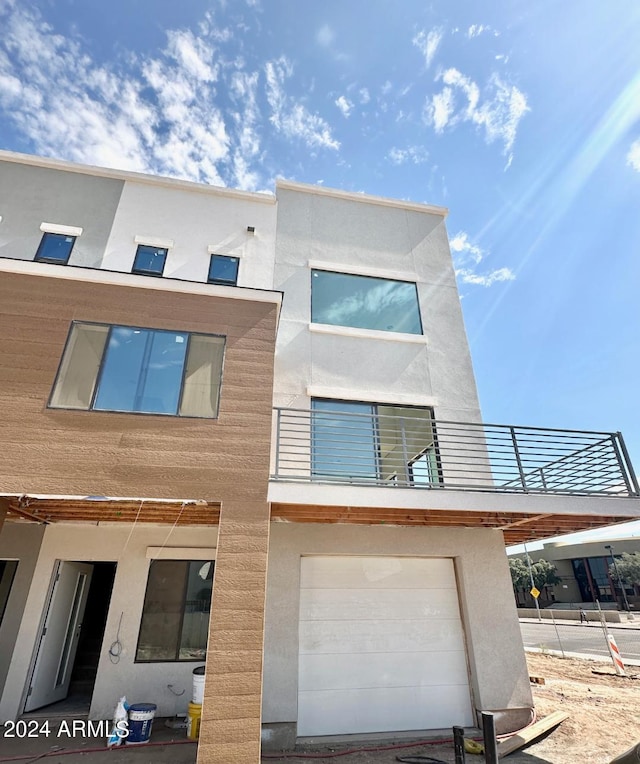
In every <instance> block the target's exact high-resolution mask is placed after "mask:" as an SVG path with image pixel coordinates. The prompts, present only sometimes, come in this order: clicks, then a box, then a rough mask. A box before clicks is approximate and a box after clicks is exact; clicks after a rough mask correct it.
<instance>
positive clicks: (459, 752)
mask: <svg viewBox="0 0 640 764" xmlns="http://www.w3.org/2000/svg"><path fill="white" fill-rule="evenodd" d="M453 752H454V756H455V759H456V761H455V764H465V761H466V758H465V755H464V729H463V728H462V727H454V728H453Z"/></svg>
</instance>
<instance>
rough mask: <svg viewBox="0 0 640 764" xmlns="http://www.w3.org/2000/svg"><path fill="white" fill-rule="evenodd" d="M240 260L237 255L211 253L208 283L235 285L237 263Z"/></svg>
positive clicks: (236, 281) (236, 280)
mask: <svg viewBox="0 0 640 764" xmlns="http://www.w3.org/2000/svg"><path fill="white" fill-rule="evenodd" d="M239 263H240V261H239V260H238V258H237V257H228V256H227V255H211V264H210V265H209V278H208V281H209V283H210V284H226V285H227V286H235V285H236V284H237V283H238V265H239Z"/></svg>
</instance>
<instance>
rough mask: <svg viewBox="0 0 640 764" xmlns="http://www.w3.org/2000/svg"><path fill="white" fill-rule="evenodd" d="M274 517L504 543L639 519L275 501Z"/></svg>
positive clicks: (272, 507)
mask: <svg viewBox="0 0 640 764" xmlns="http://www.w3.org/2000/svg"><path fill="white" fill-rule="evenodd" d="M271 518H272V519H273V520H284V521H288V522H297V523H355V524H360V525H385V524H387V525H419V526H431V527H441V528H442V527H450V528H495V529H497V530H502V531H503V533H504V539H505V544H507V545H511V544H520V543H522V542H523V541H533V540H537V539H545V538H549V537H551V536H559V535H562V534H565V533H573V532H575V531H583V530H589V529H591V528H600V527H602V526H605V525H614V524H616V523H624V522H629V520H634V519H637V518H635V517H630V516H628V515H624V516H620V515H569V514H563V515H560V514H556V515H541V514H525V513H522V512H478V511H472V510H464V509H460V510H442V509H425V510H419V509H411V510H407V509H400V508H393V507H388V508H384V509H380V508H377V507H330V506H321V505H293V504H272V506H271Z"/></svg>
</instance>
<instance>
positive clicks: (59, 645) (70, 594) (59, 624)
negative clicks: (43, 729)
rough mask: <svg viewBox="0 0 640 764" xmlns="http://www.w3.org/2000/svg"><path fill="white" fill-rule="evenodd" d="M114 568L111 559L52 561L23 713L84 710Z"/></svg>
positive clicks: (97, 656) (104, 619)
mask: <svg viewBox="0 0 640 764" xmlns="http://www.w3.org/2000/svg"><path fill="white" fill-rule="evenodd" d="M115 573H116V563H115V562H87V563H85V562H70V561H62V560H58V561H57V562H56V568H55V570H54V577H53V581H52V586H51V591H50V593H49V596H48V599H47V605H46V614H45V618H44V622H43V626H42V630H41V633H40V639H39V641H38V648H37V653H36V659H35V663H34V668H33V672H32V675H31V682H30V686H29V690H28V694H27V699H26V702H25V707H24V710H25V713H26V714H34V715H38V714H39V713H40V710H41V709H46V715H47V716H51V715H52V714H56V715H57V714H60V715H69V714H73V715H78V714H80V715H83V714H88V712H89V707H90V705H91V697H92V695H93V688H94V685H95V682H96V676H97V671H98V662H99V660H100V648H101V646H102V641H103V638H104V630H105V625H106V621H107V614H108V612H109V603H110V601H111V592H112V590H113V582H114V579H115Z"/></svg>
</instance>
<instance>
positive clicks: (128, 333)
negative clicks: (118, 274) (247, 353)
mask: <svg viewBox="0 0 640 764" xmlns="http://www.w3.org/2000/svg"><path fill="white" fill-rule="evenodd" d="M224 344H225V339H224V337H219V336H216V335H207V334H192V333H188V332H174V331H167V330H165V329H144V328H138V327H132V326H106V325H104V324H90V323H74V324H73V325H72V327H71V332H70V334H69V339H68V341H67V346H66V348H65V351H64V355H63V357H62V362H61V364H60V369H59V371H58V377H57V379H56V382H55V385H54V388H53V393H52V395H51V399H50V401H49V406H50V407H51V408H68V409H82V410H90V409H92V410H94V411H120V412H132V413H133V412H136V413H144V414H168V415H172V416H188V417H204V418H210V419H213V418H215V417H217V415H218V403H219V397H220V383H221V376H222V362H223V356H224Z"/></svg>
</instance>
